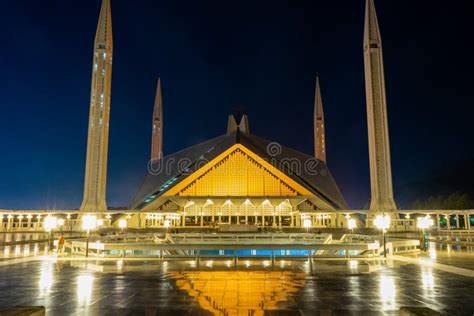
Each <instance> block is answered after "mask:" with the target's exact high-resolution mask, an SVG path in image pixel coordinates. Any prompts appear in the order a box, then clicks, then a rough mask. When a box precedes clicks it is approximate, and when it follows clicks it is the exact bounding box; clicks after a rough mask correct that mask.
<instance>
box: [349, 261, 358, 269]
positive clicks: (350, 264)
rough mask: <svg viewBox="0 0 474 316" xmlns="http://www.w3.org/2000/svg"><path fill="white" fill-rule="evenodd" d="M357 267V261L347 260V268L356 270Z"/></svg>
mask: <svg viewBox="0 0 474 316" xmlns="http://www.w3.org/2000/svg"><path fill="white" fill-rule="evenodd" d="M358 266H359V261H357V260H349V268H351V269H357V267H358Z"/></svg>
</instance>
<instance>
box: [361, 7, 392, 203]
mask: <svg viewBox="0 0 474 316" xmlns="http://www.w3.org/2000/svg"><path fill="white" fill-rule="evenodd" d="M364 62H365V87H366V98H367V122H368V131H369V157H370V188H371V202H370V210H371V211H394V210H396V209H397V206H396V205H395V200H394V198H393V188H392V166H391V161H390V141H389V136H388V118H387V98H386V95H385V75H384V67H383V52H382V37H381V35H380V29H379V25H378V21H377V14H376V12H375V6H374V1H373V0H367V6H366V13H365V34H364Z"/></svg>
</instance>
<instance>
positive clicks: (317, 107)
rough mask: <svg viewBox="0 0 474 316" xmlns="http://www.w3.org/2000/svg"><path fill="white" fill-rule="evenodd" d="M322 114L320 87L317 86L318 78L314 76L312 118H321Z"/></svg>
mask: <svg viewBox="0 0 474 316" xmlns="http://www.w3.org/2000/svg"><path fill="white" fill-rule="evenodd" d="M323 115H324V112H323V98H322V97H321V87H320V84H319V77H318V76H316V88H315V91H314V117H315V118H317V117H322V116H323Z"/></svg>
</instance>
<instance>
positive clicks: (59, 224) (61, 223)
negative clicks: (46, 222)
mask: <svg viewBox="0 0 474 316" xmlns="http://www.w3.org/2000/svg"><path fill="white" fill-rule="evenodd" d="M63 225H64V219H62V218H58V226H63Z"/></svg>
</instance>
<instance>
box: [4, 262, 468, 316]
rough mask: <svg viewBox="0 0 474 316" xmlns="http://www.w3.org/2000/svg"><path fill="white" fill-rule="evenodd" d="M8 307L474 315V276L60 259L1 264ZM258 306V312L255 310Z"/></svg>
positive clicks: (334, 265) (393, 266)
mask: <svg viewBox="0 0 474 316" xmlns="http://www.w3.org/2000/svg"><path fill="white" fill-rule="evenodd" d="M0 293H2V295H0V306H2V307H9V306H24V305H42V306H45V307H46V308H47V314H48V315H66V314H73V315H117V314H118V315H143V314H145V313H148V315H154V314H155V313H156V315H182V314H184V315H250V314H252V315H264V311H275V310H284V311H287V313H288V314H290V315H292V314H294V315H300V314H303V315H315V314H316V315H317V312H318V311H324V310H326V311H327V310H333V311H336V314H337V315H398V310H399V308H400V307H401V306H426V307H429V308H432V309H434V310H437V311H440V312H443V313H444V314H447V315H472V314H473V313H474V303H473V300H472V297H473V295H474V282H473V279H472V278H468V277H465V276H461V275H456V274H452V273H446V272H442V271H438V270H436V269H432V268H429V267H420V266H418V265H414V264H403V263H397V262H391V261H389V262H388V264H382V263H380V262H377V261H374V262H372V261H361V260H359V261H355V260H350V261H343V260H339V261H324V260H321V261H320V260H316V261H314V263H313V265H312V266H310V265H309V264H308V263H307V262H284V263H281V262H277V264H276V266H275V267H274V268H271V267H269V266H268V263H262V262H241V263H240V265H239V267H238V268H234V267H228V266H227V263H226V262H224V261H223V262H211V263H210V262H203V264H202V265H201V266H200V267H199V268H196V267H195V263H194V262H164V263H160V262H149V263H143V262H134V263H125V262H108V263H104V264H99V265H97V264H95V263H94V262H89V263H85V262H55V261H54V260H40V261H27V262H20V263H16V264H11V265H6V266H3V267H0ZM249 311H253V312H249Z"/></svg>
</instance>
